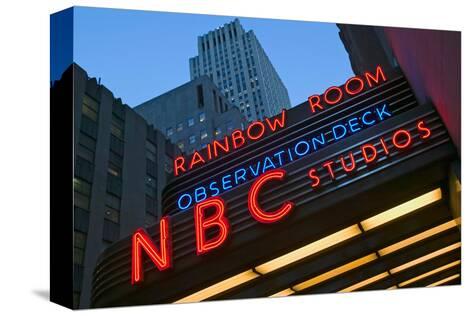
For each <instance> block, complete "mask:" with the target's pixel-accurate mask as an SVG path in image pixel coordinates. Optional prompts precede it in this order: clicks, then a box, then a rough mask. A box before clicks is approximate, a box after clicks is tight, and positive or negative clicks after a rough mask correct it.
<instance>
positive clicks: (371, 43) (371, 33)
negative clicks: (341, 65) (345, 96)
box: [337, 24, 399, 75]
mask: <svg viewBox="0 0 473 316" xmlns="http://www.w3.org/2000/svg"><path fill="white" fill-rule="evenodd" d="M337 26H338V29H339V30H340V31H339V33H338V35H339V36H340V40H341V41H342V43H343V46H344V47H345V50H346V51H347V53H348V58H349V59H350V64H351V68H352V69H353V72H354V73H355V74H357V75H361V74H363V73H364V72H365V71H367V70H370V69H376V67H377V66H378V65H381V66H382V67H383V69H384V71H385V72H387V73H395V72H396V70H397V67H398V66H399V65H398V64H397V60H396V57H395V56H394V54H393V52H392V50H391V47H390V46H389V43H388V40H387V38H386V36H385V34H384V31H383V29H382V28H381V27H376V26H369V25H352V24H337Z"/></svg>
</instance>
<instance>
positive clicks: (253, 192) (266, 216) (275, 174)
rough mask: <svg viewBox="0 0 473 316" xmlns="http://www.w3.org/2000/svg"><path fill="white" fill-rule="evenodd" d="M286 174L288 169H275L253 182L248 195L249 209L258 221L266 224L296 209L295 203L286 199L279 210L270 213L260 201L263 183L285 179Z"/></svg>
mask: <svg viewBox="0 0 473 316" xmlns="http://www.w3.org/2000/svg"><path fill="white" fill-rule="evenodd" d="M285 175H286V171H284V170H283V169H275V170H272V171H268V172H266V173H264V174H262V175H261V176H260V177H258V178H257V179H256V181H255V182H253V185H252V186H251V188H250V193H249V195H248V210H249V211H250V214H251V216H253V218H254V219H256V220H257V221H258V222H260V223H265V224H271V223H275V222H277V221H279V220H281V219H282V218H283V217H285V216H286V215H287V214H289V212H291V211H292V210H293V209H294V203H292V202H287V201H286V202H284V203H283V205H282V206H281V207H280V208H279V209H278V210H276V211H274V212H271V213H268V212H265V211H264V210H262V209H261V206H260V205H259V203H258V195H259V192H260V191H261V188H262V187H263V185H264V184H266V183H267V182H269V181H272V180H283V179H284V177H285Z"/></svg>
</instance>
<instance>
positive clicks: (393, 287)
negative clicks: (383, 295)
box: [386, 285, 398, 290]
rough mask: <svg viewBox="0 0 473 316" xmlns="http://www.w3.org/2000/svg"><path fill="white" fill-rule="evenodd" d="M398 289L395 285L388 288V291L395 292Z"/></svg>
mask: <svg viewBox="0 0 473 316" xmlns="http://www.w3.org/2000/svg"><path fill="white" fill-rule="evenodd" d="M395 289H398V287H397V285H393V286H391V287H388V288H387V289H386V290H395Z"/></svg>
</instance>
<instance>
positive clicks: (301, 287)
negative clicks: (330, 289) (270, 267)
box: [292, 253, 378, 291]
mask: <svg viewBox="0 0 473 316" xmlns="http://www.w3.org/2000/svg"><path fill="white" fill-rule="evenodd" d="M377 258H378V257H377V256H376V254H374V253H371V254H369V255H367V256H364V257H362V258H359V259H357V260H354V261H352V262H349V263H347V264H344V265H342V266H340V267H338V268H335V269H333V270H330V271H328V272H325V273H323V274H320V275H318V276H316V277H313V278H311V279H309V280H307V281H304V282H301V283H299V284H297V285H295V286H293V287H292V288H293V289H294V290H296V291H302V290H304V289H306V288H309V287H311V286H314V285H317V284H319V283H322V282H324V281H326V280H328V279H331V278H334V277H336V276H338V275H340V274H343V273H345V272H347V271H350V270H353V269H355V268H358V267H360V266H362V265H364V264H367V263H368V262H371V261H373V260H376V259H377Z"/></svg>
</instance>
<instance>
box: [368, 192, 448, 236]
mask: <svg viewBox="0 0 473 316" xmlns="http://www.w3.org/2000/svg"><path fill="white" fill-rule="evenodd" d="M441 198H442V190H441V189H440V188H438V189H435V190H433V191H430V192H428V193H425V194H423V195H420V196H418V197H416V198H414V199H412V200H410V201H407V202H405V203H402V204H399V205H398V206H396V207H393V208H391V209H389V210H387V211H384V212H382V213H379V214H377V215H375V216H373V217H370V218H368V219H366V220H364V221H362V222H361V226H362V227H363V229H364V230H365V231H368V230H370V229H373V228H376V227H378V226H380V225H383V224H385V223H387V222H389V221H392V220H394V219H396V218H398V217H401V216H403V215H406V214H408V213H411V212H413V211H415V210H417V209H419V208H421V207H424V206H426V205H429V204H431V203H433V202H436V201H438V200H440V199H441Z"/></svg>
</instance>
